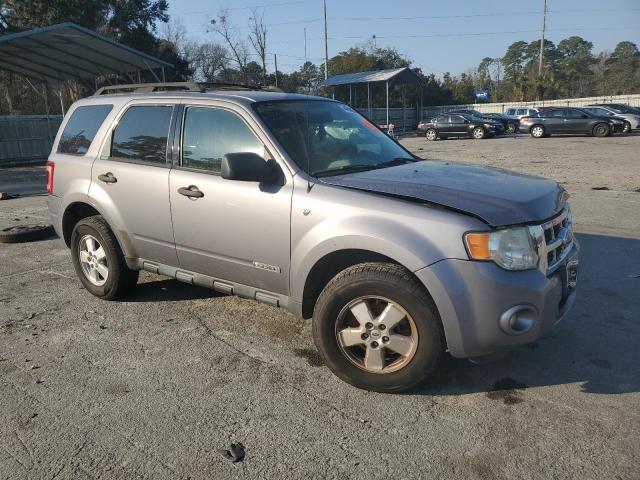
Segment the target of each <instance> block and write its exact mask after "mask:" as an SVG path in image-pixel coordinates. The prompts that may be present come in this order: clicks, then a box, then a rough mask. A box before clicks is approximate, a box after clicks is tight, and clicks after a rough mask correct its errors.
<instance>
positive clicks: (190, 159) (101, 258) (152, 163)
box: [47, 84, 578, 392]
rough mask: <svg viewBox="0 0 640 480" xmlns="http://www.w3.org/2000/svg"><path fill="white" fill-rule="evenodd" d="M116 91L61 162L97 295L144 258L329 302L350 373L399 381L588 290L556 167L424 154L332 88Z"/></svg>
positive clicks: (323, 324)
mask: <svg viewBox="0 0 640 480" xmlns="http://www.w3.org/2000/svg"><path fill="white" fill-rule="evenodd" d="M119 88H120V90H118V89H116V88H111V89H106V90H102V91H99V92H98V93H97V94H96V95H94V96H93V97H90V98H86V99H83V100H81V101H79V102H77V103H75V104H74V105H73V106H72V108H71V109H70V111H69V112H68V114H67V115H66V117H65V119H64V121H63V124H62V126H61V128H60V131H59V133H58V135H57V137H56V140H55V143H54V145H53V151H52V153H51V157H50V159H49V162H48V164H47V171H48V191H49V196H48V204H49V212H50V215H51V219H52V222H53V224H54V226H55V229H56V231H57V233H58V235H59V236H60V238H61V239H63V240H64V242H65V243H66V245H67V246H68V247H69V248H70V249H71V254H72V259H73V264H74V266H75V270H76V272H77V274H78V277H79V278H80V281H81V282H82V284H83V285H84V287H85V288H86V289H87V290H88V291H89V292H91V293H92V294H94V295H96V296H98V297H101V298H103V299H106V300H111V299H115V298H118V297H121V296H123V295H126V294H127V293H129V292H130V291H131V290H132V289H133V288H134V287H135V284H136V282H137V279H138V271H139V270H147V271H149V272H153V273H158V274H162V275H167V276H170V277H174V278H176V279H178V280H180V281H183V282H187V283H191V284H195V285H202V286H206V287H210V288H213V289H214V290H217V291H219V292H224V293H227V294H236V295H240V296H243V297H247V298H252V299H255V300H258V301H261V302H265V303H267V304H270V305H273V306H277V307H284V308H286V309H287V310H289V311H291V312H293V313H295V314H297V315H299V316H301V317H303V318H312V317H313V336H314V340H315V343H316V345H317V348H318V350H319V351H320V353H321V354H322V356H323V358H324V360H325V362H326V364H327V366H328V367H329V368H330V369H331V370H332V371H333V372H334V373H335V374H336V375H337V376H338V377H340V378H341V379H343V380H345V381H347V382H349V383H351V384H353V385H355V386H357V387H360V388H365V389H369V390H376V391H383V392H394V391H399V390H403V389H407V388H410V387H413V386H415V385H417V384H418V383H420V382H421V381H423V380H424V379H426V378H427V377H428V376H429V375H430V374H431V373H432V372H433V371H434V369H436V366H437V364H438V361H439V360H440V359H441V357H442V355H443V354H444V352H445V351H448V352H449V353H450V354H451V355H453V356H455V357H477V356H482V355H486V354H490V353H493V352H495V351H496V350H499V349H501V348H504V347H509V346H514V345H520V344H524V343H527V342H531V341H533V340H535V339H537V338H538V337H539V336H540V335H541V334H542V333H543V332H545V331H546V330H548V329H549V328H550V327H551V326H552V325H554V324H555V323H557V322H558V321H559V320H560V319H561V318H562V317H563V316H564V315H565V314H566V313H567V311H568V310H569V308H570V307H571V305H572V304H573V302H574V300H575V296H576V281H577V268H578V244H577V242H576V241H575V240H574V238H573V234H572V219H571V213H570V209H569V205H568V203H567V194H566V192H565V191H564V190H563V189H562V187H560V186H559V185H558V184H557V183H556V182H553V181H550V180H546V179H543V178H538V177H530V176H526V175H521V174H517V173H510V172H508V171H504V170H496V169H491V168H485V167H481V166H470V165H463V164H449V163H444V162H439V161H431V160H423V159H421V158H418V157H415V156H414V155H412V154H411V153H410V152H408V151H407V150H406V149H405V148H403V147H402V146H401V145H400V144H398V143H397V142H396V141H394V140H393V139H392V138H390V137H389V136H388V135H387V134H385V133H384V132H382V131H380V129H379V128H377V127H376V126H375V125H373V124H372V123H371V122H370V121H369V120H367V119H366V118H365V117H363V116H362V115H360V114H359V113H357V112H356V111H354V110H353V109H351V108H350V107H348V106H347V105H344V104H342V103H339V102H336V101H332V100H328V99H326V98H320V97H310V96H304V95H293V94H284V93H276V92H270V91H260V90H249V89H246V90H242V89H240V88H236V89H234V90H229V89H225V88H223V87H218V88H205V87H202V86H200V85H195V84H193V85H192V84H185V85H175V84H171V85H162V84H160V85H144V86H135V85H134V86H127V87H119ZM239 320H241V319H239Z"/></svg>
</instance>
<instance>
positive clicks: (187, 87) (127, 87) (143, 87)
mask: <svg viewBox="0 0 640 480" xmlns="http://www.w3.org/2000/svg"><path fill="white" fill-rule="evenodd" d="M262 88H263V87H262V86H260V85H255V86H250V85H243V84H240V83H225V82H165V83H130V84H124V85H107V86H105V87H101V88H99V89H98V90H97V91H96V93H94V94H93V96H99V95H110V94H119V93H120V94H126V93H153V92H175V91H183V92H200V93H204V92H206V91H207V90H262Z"/></svg>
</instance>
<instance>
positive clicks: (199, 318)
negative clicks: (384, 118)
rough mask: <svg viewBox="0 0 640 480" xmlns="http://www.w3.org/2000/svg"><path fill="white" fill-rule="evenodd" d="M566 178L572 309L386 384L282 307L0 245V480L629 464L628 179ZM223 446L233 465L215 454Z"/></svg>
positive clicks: (633, 392)
mask: <svg viewBox="0 0 640 480" xmlns="http://www.w3.org/2000/svg"><path fill="white" fill-rule="evenodd" d="M635 139H636V140H635V141H636V143H638V141H640V137H635ZM418 140H420V139H416V140H415V141H418ZM551 140H553V139H551ZM441 143H442V144H444V143H446V142H441ZM487 143H489V142H487ZM450 145H451V146H449V145H448V144H447V145H441V144H440V143H438V148H440V149H442V152H444V153H441V157H446V155H451V156H454V154H456V153H457V150H456V149H464V148H468V147H467V146H466V145H469V143H467V144H465V143H463V142H461V141H451V142H450ZM540 145H542V146H538V144H536V147H535V148H546V147H545V146H544V144H540ZM483 148H484V147H483ZM487 148H488V147H487ZM509 148H516V147H509ZM526 148H529V147H526ZM444 149H450V150H451V152H446V151H445V150H444ZM578 154H579V153H578ZM518 161H519V162H522V161H523V160H522V158H519V160H518ZM531 168H534V167H531ZM0 175H2V171H1V170H0ZM572 193H575V195H574V198H575V206H574V211H576V212H579V213H578V214H576V217H577V218H576V222H577V227H578V230H579V232H580V233H579V235H578V238H579V239H580V241H581V243H582V255H581V269H582V270H581V273H580V280H579V282H580V292H579V297H578V300H577V303H576V305H575V307H574V309H573V311H572V312H571V314H570V315H569V317H568V318H567V319H566V320H565V321H563V322H562V323H560V324H559V325H558V326H557V327H556V328H555V329H554V330H553V331H551V332H550V334H549V335H548V336H547V337H545V338H543V339H540V340H539V341H537V342H535V343H533V344H531V345H528V346H525V347H522V348H519V349H517V350H514V351H511V352H509V353H508V354H506V355H505V356H504V357H503V358H501V359H499V360H495V361H493V362H491V363H484V362H483V363H480V364H474V363H471V362H468V361H465V360H454V359H451V358H447V359H446V361H445V362H444V364H443V366H442V368H441V370H440V371H439V372H438V374H437V375H436V376H435V378H433V380H432V381H431V382H430V383H429V384H427V385H425V386H424V387H421V388H420V389H418V390H415V391H412V392H409V393H406V394H400V395H385V394H377V393H370V392H365V391H361V390H357V389H354V388H352V387H350V386H349V385H347V384H345V383H343V382H341V381H340V380H338V379H337V378H335V377H334V376H333V375H332V374H331V373H330V372H329V370H328V369H327V368H326V367H324V366H323V364H322V361H321V359H320V358H319V356H318V355H317V353H316V351H315V348H314V346H313V343H312V340H311V332H310V324H309V323H308V322H306V321H303V320H300V319H297V318H295V317H294V316H292V315H290V314H288V313H286V312H285V311H283V310H278V309H276V308H273V307H270V306H266V305H262V304H259V303H256V302H254V301H250V300H243V299H240V298H236V297H229V296H222V295H218V294H216V293H215V292H213V291H209V290H206V289H202V288H198V287H193V286H189V285H185V284H181V283H179V282H177V281H175V280H170V279H167V278H164V277H160V276H156V275H152V274H149V273H142V274H141V278H140V284H139V285H138V288H137V291H136V293H135V294H134V295H133V296H131V297H128V298H126V299H124V300H123V301H116V302H105V301H101V300H99V299H97V298H94V297H93V296H91V295H89V294H88V293H87V292H86V291H85V290H83V289H82V288H81V286H80V283H79V281H78V280H77V279H76V277H75V272H74V270H73V267H72V264H71V260H70V256H69V253H68V251H67V250H66V248H63V247H61V246H60V244H59V241H58V240H55V239H53V240H45V241H40V242H33V243H25V244H13V245H8V244H0V479H11V480H14V479H16V480H20V479H53V478H73V479H78V478H79V479H82V478H90V479H97V478H100V479H112V478H114V479H115V478H153V479H162V478H171V479H173V478H185V479H186V478H193V479H209V478H216V479H223V478H249V479H253V478H255V479H258V478H335V479H344V478H363V479H364V478H391V477H393V478H417V477H421V478H468V479H494V478H498V479H500V478H504V479H507V478H508V479H517V478H522V479H530V478H540V479H546V478H555V479H563V478H567V479H568V478H580V479H596V478H597V479H600V478H619V479H633V478H637V475H638V465H640V446H639V443H638V436H639V426H640V375H639V374H638V372H639V371H640V348H638V347H639V346H640V324H639V323H638V321H637V319H638V318H639V317H640V301H639V299H640V278H638V277H637V276H634V275H638V274H640V240H639V238H640V229H638V228H637V227H636V226H634V225H635V224H634V222H636V221H637V218H636V219H634V218H630V217H627V216H625V215H626V214H625V215H618V216H615V215H609V213H607V212H614V211H615V210H616V205H617V203H619V204H620V205H621V208H623V209H628V208H629V205H628V202H630V201H631V202H634V201H635V202H638V201H640V200H636V199H640V193H633V192H627V193H625V195H624V196H620V197H618V196H615V195H614V193H615V192H613V193H612V192H589V191H587V190H586V189H584V190H580V189H579V188H577V187H576V189H575V191H572ZM633 195H635V196H636V197H633ZM591 210H593V212H594V214H593V215H594V216H593V217H590V216H588V215H586V214H585V213H584V212H588V211H591ZM624 211H625V212H626V211H627V210H624ZM637 211H638V210H635V212H637ZM605 216H606V218H607V221H608V222H609V223H608V224H607V229H606V230H604V229H603V228H600V226H599V225H598V224H593V222H591V219H592V218H599V219H602V218H605ZM26 217H28V218H29V219H32V220H33V221H34V222H36V221H38V220H44V219H46V207H45V198H44V197H38V196H36V197H28V198H21V199H15V200H7V201H2V202H0V225H6V224H12V223H14V222H16V220H14V219H15V218H18V219H20V221H24V219H25V218H26ZM590 222H591V223H590ZM238 441H239V442H242V443H243V444H244V445H245V446H246V449H247V450H246V458H245V460H244V462H241V463H237V464H232V463H231V462H230V461H229V460H227V459H225V458H224V457H223V456H222V455H221V454H220V453H219V452H218V450H219V449H225V448H229V445H230V444H231V443H235V442H238Z"/></svg>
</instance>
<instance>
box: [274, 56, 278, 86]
mask: <svg viewBox="0 0 640 480" xmlns="http://www.w3.org/2000/svg"><path fill="white" fill-rule="evenodd" d="M273 63H275V64H276V65H275V67H276V88H278V55H276V54H275V53H274V54H273Z"/></svg>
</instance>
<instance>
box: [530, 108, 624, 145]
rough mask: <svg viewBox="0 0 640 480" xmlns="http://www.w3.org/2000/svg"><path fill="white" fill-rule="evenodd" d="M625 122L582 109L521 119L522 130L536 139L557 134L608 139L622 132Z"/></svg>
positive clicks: (570, 109)
mask: <svg viewBox="0 0 640 480" xmlns="http://www.w3.org/2000/svg"><path fill="white" fill-rule="evenodd" d="M623 128H624V122H622V121H620V120H616V119H614V118H611V117H601V116H598V115H593V114H591V113H589V112H587V111H585V110H583V109H581V108H549V109H545V110H543V111H541V112H540V113H538V115H537V116H535V117H533V116H532V117H524V118H522V119H520V129H521V130H522V131H523V132H527V133H529V134H530V135H531V136H532V137H534V138H542V137H548V136H549V135H556V134H585V135H593V136H594V137H608V136H609V135H611V134H612V133H614V132H621V131H622V129H623Z"/></svg>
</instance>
